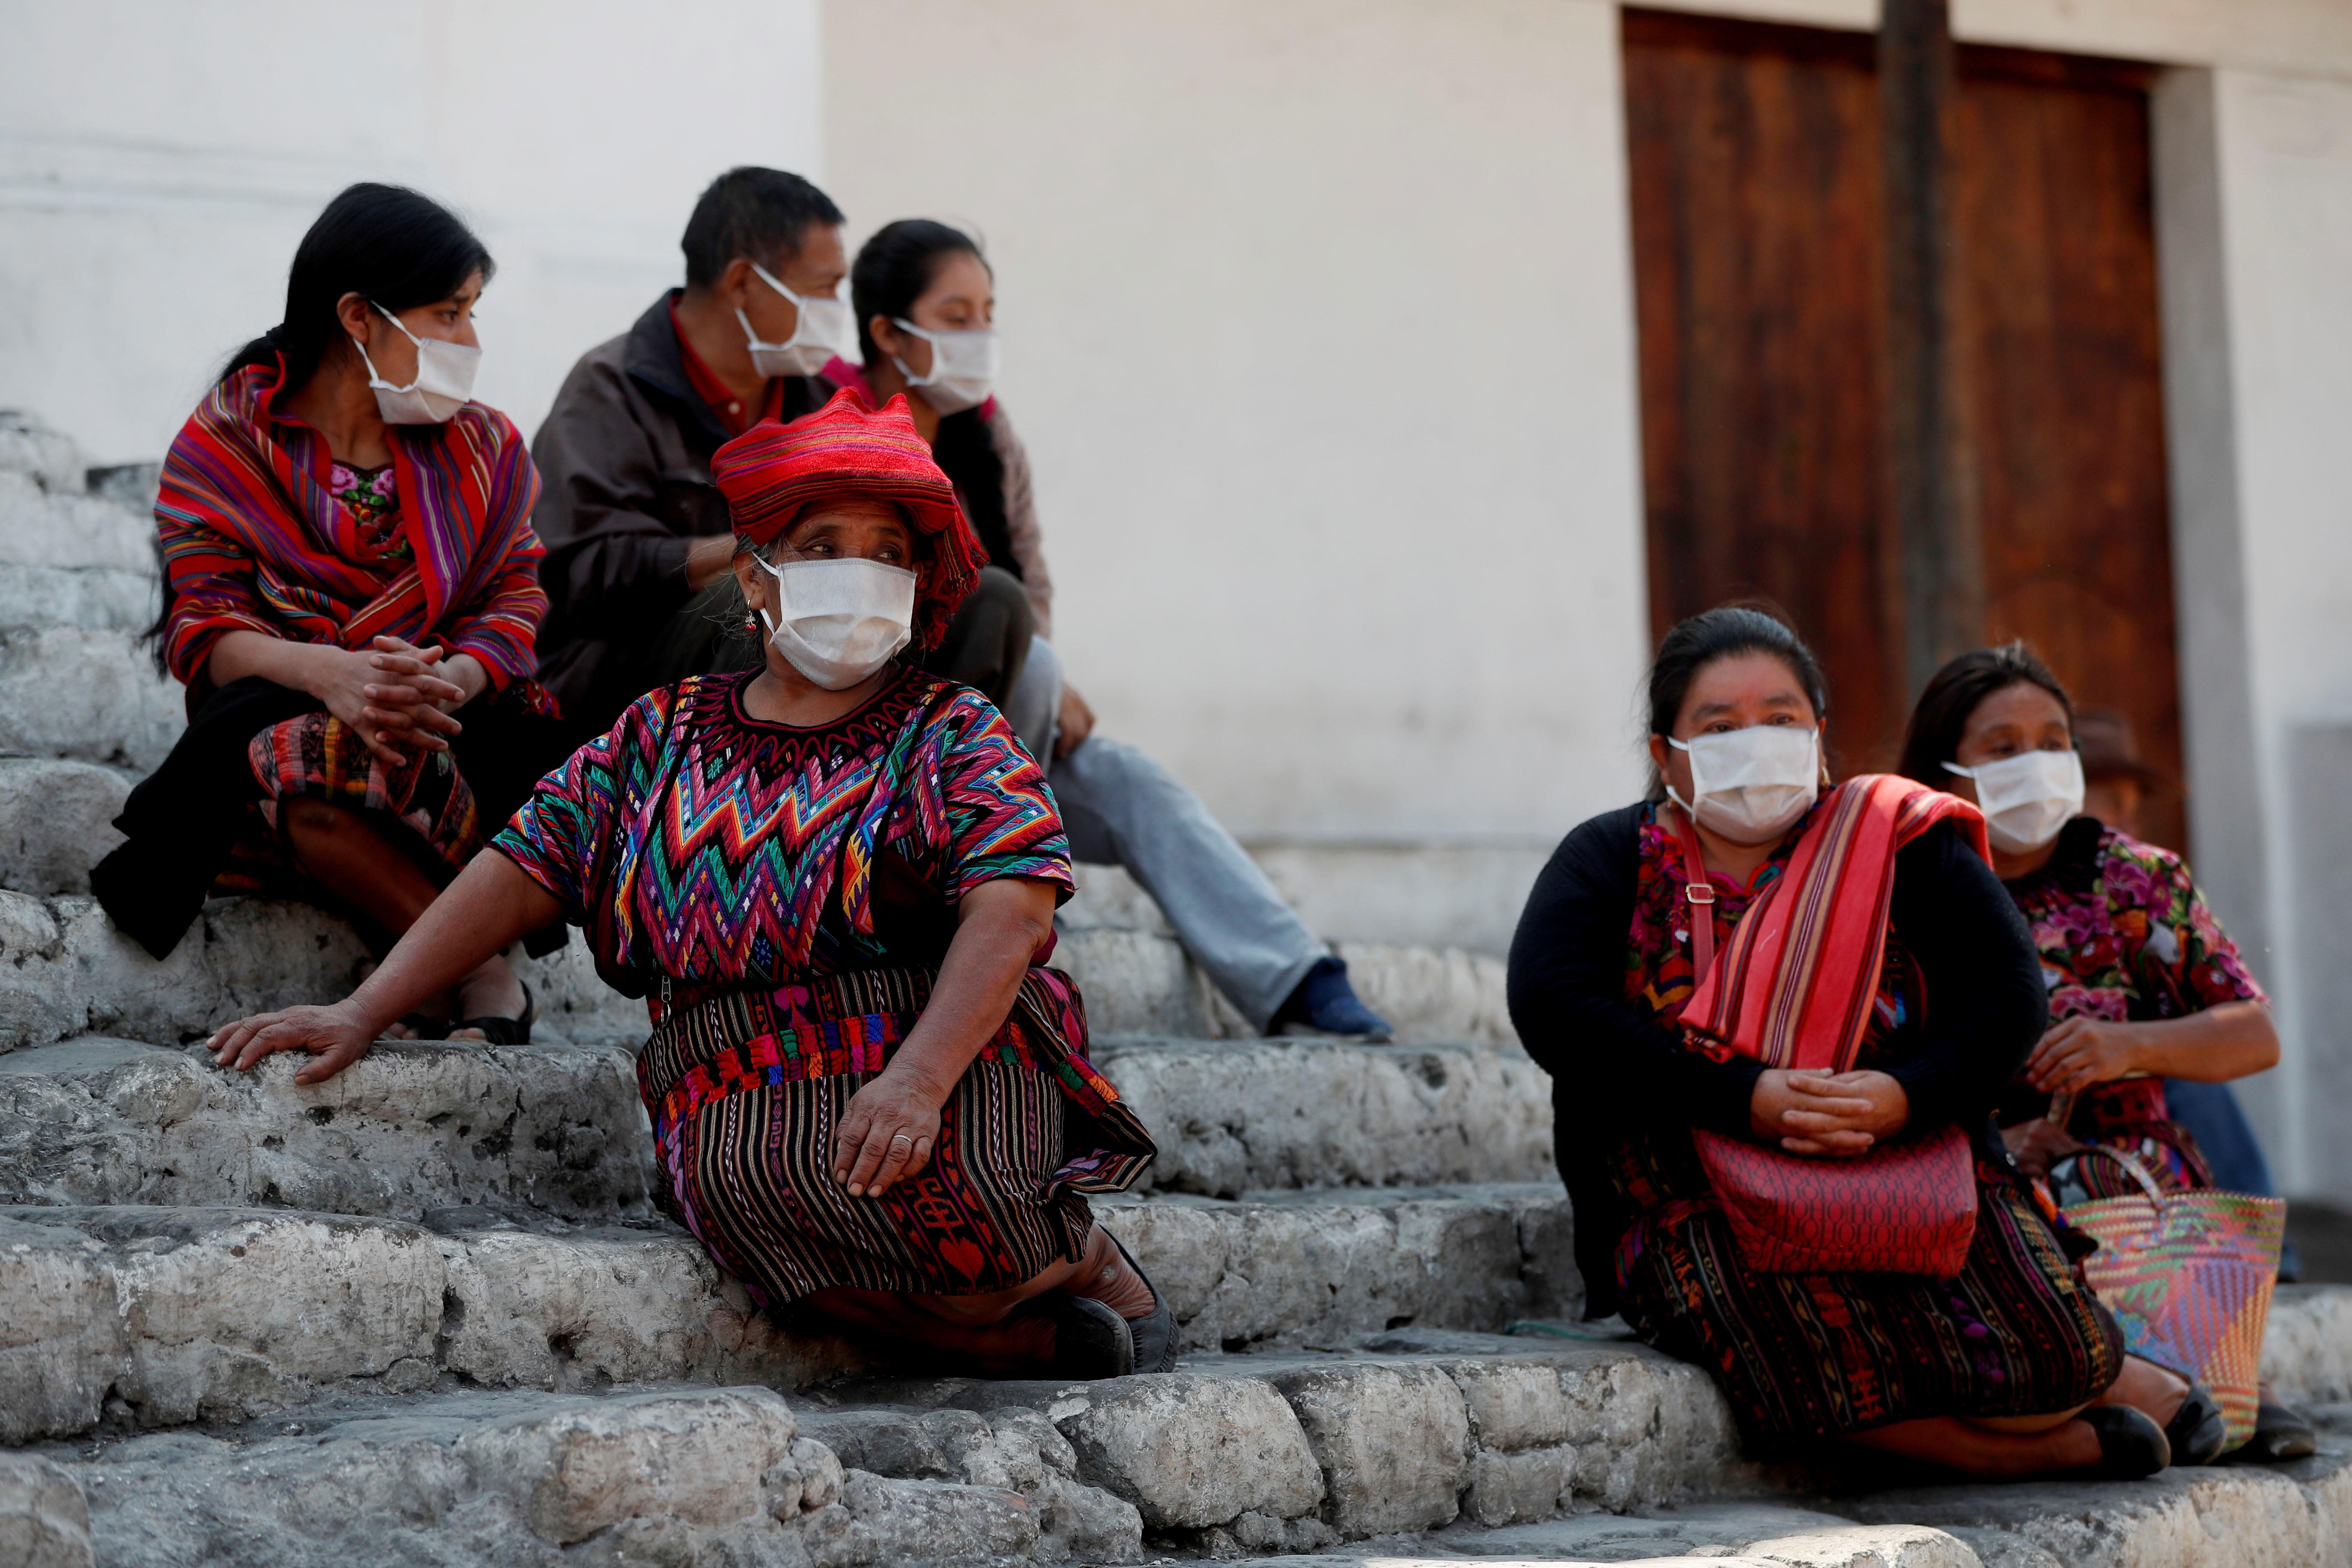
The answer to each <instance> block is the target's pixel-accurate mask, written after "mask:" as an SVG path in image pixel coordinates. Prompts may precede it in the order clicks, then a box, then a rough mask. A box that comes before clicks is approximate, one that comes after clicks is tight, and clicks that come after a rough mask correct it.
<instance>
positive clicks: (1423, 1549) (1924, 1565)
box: [1216, 1501, 2024, 1568]
mask: <svg viewBox="0 0 2352 1568" xmlns="http://www.w3.org/2000/svg"><path fill="white" fill-rule="evenodd" d="M1225 1533H1226V1534H1227V1535H1228V1536H1230V1535H1231V1534H1232V1532H1231V1531H1226V1532H1225ZM1216 1544H1217V1546H1218V1547H1219V1548H1221V1549H1222V1548H1223V1546H1224V1542H1217V1543H1216ZM1233 1547H1234V1550H1233V1551H1230V1552H1227V1553H1226V1555H1227V1556H1228V1557H1229V1558H1230V1559H1231V1560H1233V1561H1234V1562H1236V1563H1238V1564H1239V1565H1240V1568H1440V1565H1442V1564H1443V1565H1450V1564H1454V1563H1464V1562H1490V1563H1491V1562H1492V1561H1494V1560H1495V1559H1496V1558H1504V1559H1507V1560H1508V1561H1509V1562H1511V1563H1559V1564H1563V1565H1566V1564H1585V1563H1609V1564H1612V1568H1685V1565H1689V1568H1696V1564H1697V1563H1702V1562H1703V1563H1706V1564H1708V1568H1726V1565H1728V1568H1986V1562H1985V1560H1984V1559H1982V1558H1979V1556H1978V1555H1977V1553H1976V1552H1974V1551H1973V1550H1971V1549H1970V1547H1969V1544H1968V1542H1965V1541H1962V1540H1960V1539H1959V1538H1958V1537H1957V1536H1954V1535H1949V1534H1947V1533H1946V1532H1945V1531H1940V1530H1931V1529H1929V1528H1927V1527H1926V1526H1924V1525H1866V1524H1856V1523H1854V1522H1853V1521H1852V1520H1849V1519H1843V1518H1841V1517H1840V1516H1838V1515H1837V1514H1834V1513H1827V1512H1823V1511H1822V1510H1821V1509H1819V1508H1812V1507H1801V1506H1797V1505H1793V1504H1790V1503H1782V1502H1764V1501H1743V1502H1724V1503H1698V1504H1695V1505H1693V1506H1691V1507H1688V1508H1679V1509H1671V1510H1661V1511H1658V1512H1651V1513H1631V1514H1612V1513H1585V1514H1577V1515H1572V1516H1570V1517H1569V1518H1565V1519H1555V1520H1546V1521H1543V1522H1541V1523H1538V1524H1511V1525H1505V1526H1503V1527H1502V1528H1500V1529H1498V1530H1482V1529H1478V1528H1475V1527H1470V1526H1464V1525H1456V1526H1455V1527H1454V1528H1451V1529H1448V1530H1444V1531H1435V1532H1433V1533H1430V1534H1426V1535H1417V1536H1391V1537H1383V1538H1380V1539H1377V1540H1373V1541H1369V1542H1357V1543H1355V1544H1354V1545H1351V1546H1349V1547H1346V1548H1342V1549H1339V1550H1335V1551H1328V1552H1318V1553H1317V1554H1315V1555H1314V1556H1311V1557H1307V1556H1282V1557H1256V1556H1251V1555H1248V1552H1250V1550H1251V1546H1250V1543H1249V1542H1243V1541H1234V1542H1233ZM1996 1561H1997V1562H2000V1563H2002V1564H2003V1565H2004V1568H2024V1565H2023V1563H2011V1560H2008V1559H1996Z"/></svg>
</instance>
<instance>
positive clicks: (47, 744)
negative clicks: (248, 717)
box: [0, 626, 187, 773]
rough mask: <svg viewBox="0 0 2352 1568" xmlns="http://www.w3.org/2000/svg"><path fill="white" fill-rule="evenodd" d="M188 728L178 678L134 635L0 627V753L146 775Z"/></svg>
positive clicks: (76, 628)
mask: <svg viewBox="0 0 2352 1568" xmlns="http://www.w3.org/2000/svg"><path fill="white" fill-rule="evenodd" d="M186 728H187V717H186V710H185V709H184V706H183V703H182V694H181V689H180V686H179V683H178V682H177V681H174V680H172V679H168V678H166V677H164V676H162V675H159V674H157V673H156V670H155V665H154V661H153V659H152V658H151V657H150V656H149V654H148V652H147V650H146V649H145V648H143V647H140V646H139V645H138V641H137V639H136V637H134V636H133V635H132V634H131V632H129V631H124V630H120V629H96V628H90V627H86V626H0V751H6V752H26V753H27V754H30V755H32V756H37V757H75V758H79V759H80V760H81V761H83V762H91V763H117V764H119V765H121V766H123V767H130V768H136V769H137V770H139V771H140V772H141V773H145V772H147V771H148V770H150V769H152V768H153V767H154V766H155V764H156V763H160V762H162V761H163V758H164V756H165V755H166V754H167V753H168V752H170V751H171V749H172V744H173V742H175V741H177V740H178V739H179V738H180V731H183V730H184V729H186Z"/></svg>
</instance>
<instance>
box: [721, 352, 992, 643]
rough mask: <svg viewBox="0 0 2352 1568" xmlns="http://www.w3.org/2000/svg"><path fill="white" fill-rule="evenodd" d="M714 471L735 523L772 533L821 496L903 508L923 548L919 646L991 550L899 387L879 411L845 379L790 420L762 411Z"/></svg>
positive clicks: (755, 537) (967, 588)
mask: <svg viewBox="0 0 2352 1568" xmlns="http://www.w3.org/2000/svg"><path fill="white" fill-rule="evenodd" d="M710 478H711V479H712V481H713V482H714V483H716V484H717V485H718V486H719V494H721V495H723V496H725V497H726V498H727V513H728V516H729V518H730V520H731V521H732V522H733V523H734V527H735V531H736V533H737V534H738V535H739V536H740V537H741V538H743V539H746V540H748V541H750V542H751V543H753V544H767V543H770V542H773V541H774V540H775V538H776V537H777V536H778V535H779V534H781V533H782V532H783V531H785V530H786V529H787V528H790V527H791V526H792V524H793V520H794V519H795V518H797V517H799V516H800V515H801V513H802V512H803V510H806V509H807V508H808V507H809V506H810V505H812V504H813V503H814V502H817V501H824V500H846V499H851V498H864V499H866V500H885V501H891V502H894V503H896V504H897V505H898V506H899V507H901V508H903V509H904V510H905V511H906V513H907V515H908V518H909V519H910V520H911V521H913V523H914V525H915V530H916V531H917V533H918V534H919V535H920V542H921V543H922V545H923V546H924V547H925V548H926V549H927V550H928V554H927V555H926V557H925V558H924V559H922V560H920V561H919V562H918V563H916V567H915V578H916V582H915V646H916V647H919V648H927V649H928V648H934V647H939V645H940V638H941V637H945V636H946V635H947V629H948V623H949V622H950V621H951V620H953V619H954V618H955V613H956V609H957V606H959V605H961V604H962V603H963V601H964V596H965V595H968V594H970V593H971V588H972V584H974V583H977V582H978V581H979V580H980V569H981V566H982V564H983V563H985V562H986V561H987V560H988V552H986V551H984V550H982V548H981V547H980V536H979V535H978V534H976V533H974V532H972V531H971V521H969V520H967V519H966V518H965V516H964V515H963V508H962V507H961V505H959V504H958V502H957V500H956V492H955V486H954V485H953V484H951V483H950V482H949V479H948V477H947V475H945V474H943V473H941V472H940V466H939V464H938V463H936V462H934V461H932V459H931V447H930V443H929V442H928V441H925V440H924V439H923V437H922V433H921V432H920V431H919V430H917V429H916V428H915V419H914V416H913V415H911V414H909V413H908V411H907V400H906V398H905V397H904V396H899V397H894V398H892V399H891V400H890V401H889V402H888V403H887V404H885V405H882V408H881V410H880V411H879V412H877V411H876V410H874V409H872V408H869V407H867V406H866V400H865V399H864V398H863V397H861V396H859V395H857V394H856V392H853V391H850V390H849V389H847V388H844V389H843V390H842V391H840V392H836V393H835V394H834V395H833V401H831V402H830V403H827V404H826V405H824V407H822V408H820V409H818V410H817V411H816V412H815V413H814V414H809V415H804V416H802V417H800V418H798V419H795V420H793V422H792V423H791V424H789V425H779V424H776V423H775V422H773V421H772V420H767V421H762V422H761V423H760V424H758V425H754V426H751V429H749V430H746V431H745V432H743V434H741V435H740V436H738V437H735V439H733V440H732V441H730V442H728V443H727V445H725V446H724V447H719V450H718V451H717V452H716V453H714V454H712V456H711V458H710Z"/></svg>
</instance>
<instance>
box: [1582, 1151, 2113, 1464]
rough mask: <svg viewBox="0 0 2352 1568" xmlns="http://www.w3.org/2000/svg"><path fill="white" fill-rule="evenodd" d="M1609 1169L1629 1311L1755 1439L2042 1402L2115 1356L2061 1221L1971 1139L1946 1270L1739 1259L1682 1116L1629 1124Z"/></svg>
mask: <svg viewBox="0 0 2352 1568" xmlns="http://www.w3.org/2000/svg"><path fill="white" fill-rule="evenodd" d="M1613 1170H1614V1174H1615V1178H1616V1181H1617V1184H1618V1188H1619V1190H1620V1191H1621V1192H1622V1194H1624V1195H1625V1197H1626V1200H1627V1202H1628V1204H1629V1205H1630V1206H1631V1207H1632V1209H1633V1213H1634V1215H1635V1218H1634V1221H1633V1224H1632V1225H1631V1226H1628V1227H1627V1229H1626V1232H1625V1235H1624V1237H1623V1239H1622V1241H1621V1242H1620V1243H1619V1244H1618V1248H1617V1284H1618V1290H1619V1293H1620V1297H1621V1299H1622V1302H1623V1310H1624V1314H1625V1318H1626V1321H1628V1322H1630V1323H1632V1324H1633V1327H1634V1328H1635V1330H1636V1331H1639V1332H1640V1333H1641V1335H1642V1337H1643V1339H1645V1340H1647V1341H1648V1342H1650V1343H1651V1344H1653V1345H1655V1346H1656V1347H1657V1348H1658V1349H1660V1350H1663V1351H1664V1352H1667V1353H1668V1354H1670V1355H1674V1356H1677V1357H1680V1358H1681V1359H1683V1360H1685V1361H1689V1362H1695V1363H1698V1364H1699V1365H1701V1366H1704V1367H1706V1369H1707V1370H1708V1371H1709V1372H1710V1373H1713V1374H1714V1376H1715V1381H1716V1384H1717V1387H1719V1388H1721V1389H1722V1390H1723V1393H1724V1396H1725V1397H1726V1398H1727V1400H1729V1401H1730V1404H1731V1407H1732V1411H1733V1413H1734V1414H1735V1415H1737V1416H1738V1420H1739V1424H1740V1426H1741V1429H1742V1430H1743V1431H1744V1432H1745V1433H1746V1435H1747V1436H1748V1439H1749V1441H1750V1442H1752V1443H1755V1444H1757V1445H1759V1447H1762V1448H1764V1449H1766V1450H1768V1451H1769V1450H1772V1449H1776V1448H1786V1447H1790V1446H1791V1445H1793V1444H1799V1443H1802V1442H1804V1441H1806V1440H1811V1439H1819V1438H1825V1437H1836V1436H1843V1435H1844V1434H1846V1433H1850V1432H1861V1431H1866V1430H1868V1429H1870V1428H1871V1427H1874V1426H1891V1425H1893V1424H1894V1423H1895V1422H1898V1421H1910V1420H1916V1419H1918V1418H1920V1417H1922V1416H1929V1415H1961V1416H1977V1417H1984V1416H2004V1415H2046V1414H2048V1413H2050V1412H2052V1411H2057V1410H2064V1409H2067V1408H2069V1407H2071V1406H2074V1405H2084V1404H2087V1403H2089V1402H2090V1401H2091V1400H2092V1399H2094V1398H2095V1397H2096V1396H2097V1395H2098V1394H2100V1393H2102V1392H2103V1391H2104V1390H2105V1388H2106V1387H2107V1385H2108V1384H2111V1383H2113V1382H2114V1381H2115V1380H2116V1374H2117V1373H2120V1372H2121V1371H2122V1370H2123V1356H2124V1350H2123V1340H2122V1336H2121V1335H2120V1333H2119V1332H2118V1331H2117V1330H2116V1323H2115V1320H2114V1319H2113V1318H2111V1317H2109V1316H2108V1315H2107V1312H2106V1310H2105V1308H2103V1307H2101V1306H2100V1305H2099V1303H2098V1300H2097V1299H2096V1298H2095V1296H2093V1294H2092V1293H2091V1289H2090V1287H2089V1286H2088V1285H2087V1284H2086V1283H2084V1279H2083V1276H2082V1272H2081V1270H2080V1269H2079V1268H2077V1267H2076V1266H2075V1263H2074V1258H2073V1257H2072V1256H2070V1254H2069V1251H2068V1248H2067V1247H2066V1245H2065V1242H2064V1241H2063V1240H2062V1239H2061V1235H2060V1232H2059V1231H2058V1230H2056V1229H2053V1226H2052V1224H2051V1222H2050V1221H2049V1220H2048V1219H2045V1218H2044V1216H2043V1214H2042V1209H2041V1208H2040V1207H2039V1205H2038V1204H2037V1202H2036V1200H2035V1198H2034V1196H2033V1194H2032V1192H2031V1190H2030V1189H2027V1188H2025V1187H2024V1186H2023V1185H2022V1184H2021V1183H2019V1182H2018V1181H2017V1180H2016V1179H2015V1178H2013V1177H2012V1176H2011V1174H2010V1173H2009V1172H2007V1171H2006V1170H2004V1169H2002V1168H2001V1167H2000V1166H1999V1165H1996V1164H1994V1163H1991V1162H1990V1160H1987V1159H1985V1158H1983V1157H1982V1156H1979V1159H1978V1163H1977V1234H1976V1240H1975V1242H1974V1243H1973V1244H1972V1245H1971V1246H1970V1247H1969V1260H1968V1266H1967V1267H1966V1268H1963V1269H1962V1270H1961V1271H1960V1273H1959V1274H1958V1276H1957V1277H1956V1278H1954V1279H1927V1278H1925V1277H1923V1276H1917V1275H1906V1274H1766V1273H1760V1272H1759V1271H1757V1270H1754V1269H1751V1268H1748V1266H1747V1265H1745V1264H1744V1263H1742V1262H1741V1261H1740V1258H1739V1253H1738V1248H1737V1247H1736V1246H1735V1245H1734V1243H1733V1241H1732V1236H1731V1226H1730V1222H1729V1221H1728V1220H1727V1219H1726V1218H1725V1217H1724V1215H1723V1211H1722V1209H1721V1208H1720V1207H1719V1206H1717V1203H1716V1201H1715V1198H1714V1194H1713V1192H1712V1189H1711V1188H1710V1187H1709V1186H1708V1184H1707V1179H1706V1172H1705V1170H1704V1169H1703V1168H1702V1167H1701V1166H1700V1165H1699V1163H1698V1157H1697V1154H1696V1152H1695V1151H1694V1150H1693V1149H1692V1147H1691V1141H1690V1138H1689V1137H1688V1135H1687V1134H1684V1133H1668V1132H1656V1133H1645V1134H1637V1135H1635V1136H1634V1137H1632V1138H1629V1139H1627V1140H1626V1141H1625V1142H1623V1143H1622V1144H1621V1145H1620V1146H1619V1149H1618V1152H1617V1158H1616V1161H1615V1163H1614V1167H1613ZM2068 1234H2069V1235H2071V1234H2073V1233H2068ZM2084 1250H2085V1251H2087V1250H2088V1248H2087V1247H2084Z"/></svg>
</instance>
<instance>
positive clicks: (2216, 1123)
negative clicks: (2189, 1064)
mask: <svg viewBox="0 0 2352 1568" xmlns="http://www.w3.org/2000/svg"><path fill="white" fill-rule="evenodd" d="M2164 1104H2165V1109H2166V1110H2168V1112H2170V1114H2171V1117H2172V1120H2174V1121H2178V1122H2179V1123H2180V1125H2182V1126H2183V1127H2186V1128H2187V1129H2189V1136H2190V1137H2191V1138H2194V1139H2196V1140H2197V1150H2198V1152H2200V1153H2201V1154H2203V1155H2204V1156H2205V1166H2206V1168H2207V1169H2208V1170H2210V1171H2211V1172H2212V1173H2213V1184H2214V1185H2215V1186H2217V1187H2220V1188H2221V1189H2223V1190H2224V1191H2227V1192H2232V1193H2253V1194H2258V1195H2260V1196H2262V1197H2266V1198H2268V1197H2276V1196H2277V1195H2278V1188H2277V1187H2276V1186H2275V1185H2274V1184H2273V1183H2272V1181H2271V1167H2270V1162H2269V1161H2267V1160H2265V1159H2263V1145H2262V1142H2261V1140H2259V1139H2257V1138H2256V1137H2255V1136H2254V1128H2253V1123H2252V1122H2250V1121H2247V1120H2246V1113H2245V1110H2243V1108H2242V1107H2241V1106H2240V1105H2239V1104H2238V1097H2237V1096H2236V1095H2234V1094H2232V1093H2231V1092H2230V1086H2229V1085H2228V1084H2226V1083H2190V1082H2189V1080H2188V1079H2177V1078H2168V1079H2165V1080H2164ZM2299 1263H2300V1259H2298V1258H2296V1257H2295V1254H2294V1242H2292V1241H2290V1242H2288V1243H2287V1244H2286V1249H2285V1251H2284V1252H2283V1253H2282V1254H2281V1255H2280V1257H2279V1270H2280V1272H2281V1273H2284V1274H2299V1273H2301V1272H2302V1269H2301V1268H2299V1267H2298V1265H2299Z"/></svg>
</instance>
